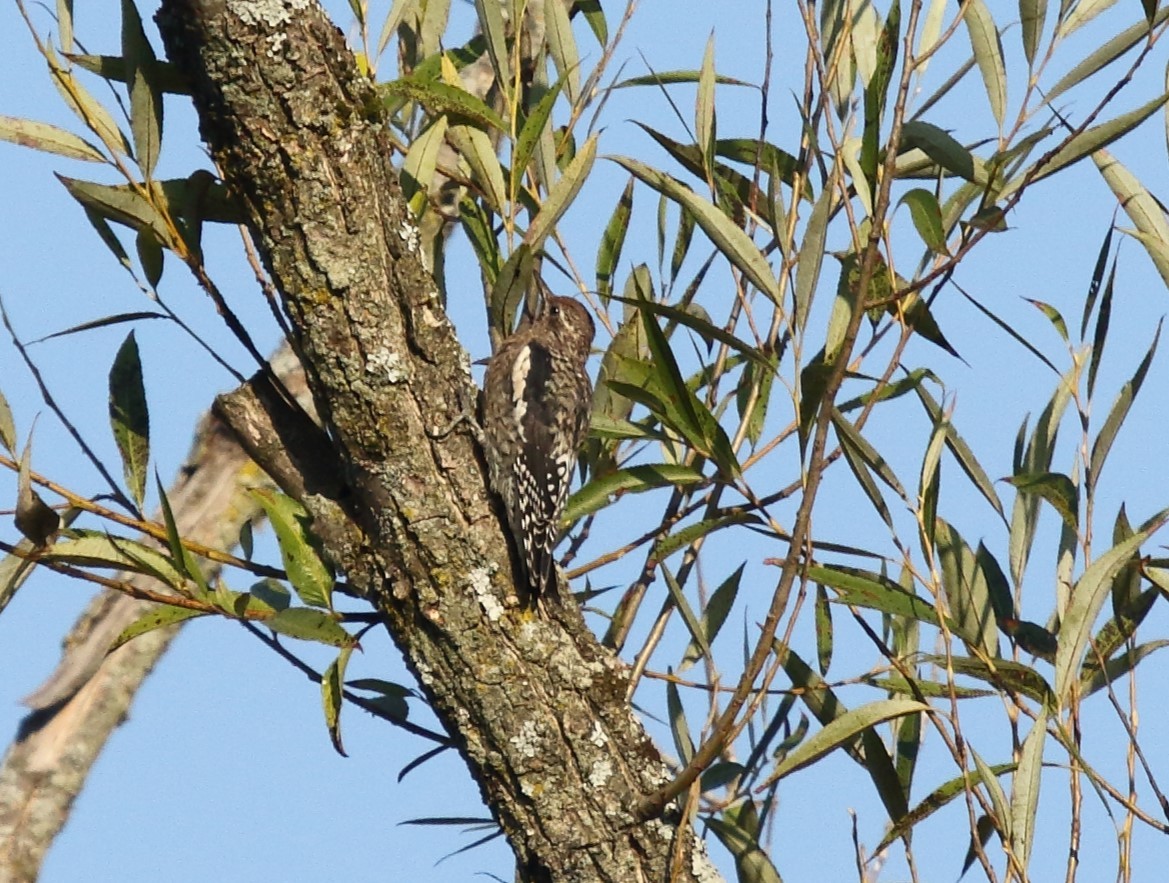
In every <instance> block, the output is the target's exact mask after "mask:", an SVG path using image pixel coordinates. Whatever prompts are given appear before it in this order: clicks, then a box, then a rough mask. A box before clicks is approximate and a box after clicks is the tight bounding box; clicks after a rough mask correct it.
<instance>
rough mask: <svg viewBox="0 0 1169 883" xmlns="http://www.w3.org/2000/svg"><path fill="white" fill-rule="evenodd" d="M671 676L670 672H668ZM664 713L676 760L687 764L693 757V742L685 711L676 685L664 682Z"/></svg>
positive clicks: (671, 682)
mask: <svg viewBox="0 0 1169 883" xmlns="http://www.w3.org/2000/svg"><path fill="white" fill-rule="evenodd" d="M669 673H670V674H673V672H672V671H669ZM666 713H667V714H668V715H669V716H670V732H671V733H672V734H673V736H674V750H676V751H677V752H678V759H679V760H680V761H681V762H682V763H683V764H687V763H689V762H690V760H691V758H693V757H694V740H693V739H691V738H690V727H689V726H688V725H687V723H686V711H685V709H683V708H682V698H681V697H680V696H679V695H678V685H677V684H675V683H674V682H673V681H666Z"/></svg>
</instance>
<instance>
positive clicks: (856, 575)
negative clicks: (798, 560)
mask: <svg viewBox="0 0 1169 883" xmlns="http://www.w3.org/2000/svg"><path fill="white" fill-rule="evenodd" d="M808 579H809V580H813V581H814V582H817V583H820V584H822V585H826V586H829V587H831V588H833V589H835V590H836V591H837V593H838V595H839V596H838V597H837V598H836V599H835V600H836V603H838V604H846V605H849V606H854V607H867V608H869V609H871V610H879V611H881V612H882V613H887V614H889V615H890V616H895V617H906V618H908V619H913V620H916V621H918V622H924V623H926V624H928V625H934V626H936V625H938V623H939V619H938V612H937V610H936V609H935V608H934V606H933V605H932V604H930V602H929V601H927V600H925V599H924V598H920V597H918V596H917V595H914V594H912V593H910V592H907V591H906V590H905V589H904V588H902V587H901V586H900V585H899V584H898V583H896V582H894V581H893V580H891V579H889V578H888V577H884V576H880V575H879V574H876V573H871V572H869V571H865V570H859V569H856V568H852V567H844V566H841V565H825V566H820V565H813V566H811V567H809V568H808ZM951 627H953V624H951Z"/></svg>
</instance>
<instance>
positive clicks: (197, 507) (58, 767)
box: [0, 417, 267, 883]
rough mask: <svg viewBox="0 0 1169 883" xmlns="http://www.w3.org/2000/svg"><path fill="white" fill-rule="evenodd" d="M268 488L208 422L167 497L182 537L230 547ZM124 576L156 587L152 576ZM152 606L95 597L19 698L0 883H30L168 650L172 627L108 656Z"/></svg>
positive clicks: (1, 795) (4, 787)
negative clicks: (51, 662)
mask: <svg viewBox="0 0 1169 883" xmlns="http://www.w3.org/2000/svg"><path fill="white" fill-rule="evenodd" d="M266 482H267V479H266V478H265V476H263V475H261V474H260V473H258V471H257V470H256V467H255V465H254V464H253V463H252V461H251V460H250V459H249V458H248V455H247V454H246V453H244V451H243V450H242V449H241V448H240V446H239V445H238V444H237V443H236V441H235V439H234V438H233V437H232V436H231V434H230V433H229V432H228V430H227V428H226V426H224V424H223V423H222V421H220V420H219V419H217V418H215V417H208V418H207V419H205V420H204V421H203V422H202V424H201V425H200V428H199V430H198V432H197V433H196V437H195V443H194V445H193V447H192V450H191V454H190V456H189V458H188V461H187V465H186V466H185V467H184V468H183V470H182V471H181V473H180V477H179V479H178V480H177V481H176V482H175V484H174V485H172V486H171V488H170V490H169V491H168V492H167V496H168V498H169V499H170V502H171V507H172V509H173V510H174V513H175V519H176V521H177V523H178V526H179V529H180V531H181V533H182V535H183V536H184V537H186V538H187V539H190V540H195V541H197V542H200V543H203V544H204V545H207V546H211V547H214V548H227V547H231V546H233V545H234V544H235V542H236V539H237V537H238V536H239V531H240V528H241V527H242V526H243V524H244V522H246V521H250V520H252V519H253V518H256V517H258V516H259V514H260V509H259V506H258V504H257V503H256V502H255V500H254V499H252V497H251V496H250V495H249V494H248V493H247V490H248V489H249V488H252V487H256V486H257V485H263V484H265V483H266ZM217 570H218V565H211V564H210V563H209V566H208V568H207V571H206V572H207V574H208V576H209V577H211V576H213V575H214V573H215V572H216V571H217ZM123 576H124V579H126V580H127V581H129V582H131V583H137V582H141V583H142V584H143V586H144V587H149V588H157V587H158V582H157V581H156V580H154V579H152V578H150V577H144V576H142V575H140V574H124V575H123ZM152 606H153V605H152V604H150V603H148V602H143V601H136V600H134V599H133V598H129V597H127V596H125V595H119V594H117V593H114V592H102V593H101V594H99V595H98V596H97V597H96V598H95V599H94V601H93V602H92V603H91V604H90V605H89V608H88V609H87V610H86V611H85V613H84V614H82V616H81V618H80V619H79V620H78V622H77V624H76V625H75V626H74V628H73V630H72V632H70V634H69V635H68V636H67V637H66V639H65V650H64V653H63V656H62V659H61V663H60V665H59V666H58V667H57V670H56V671H55V672H54V673H53V675H52V676H51V677H50V678H49V679H48V681H47V682H46V683H45V684H44V685H43V686H41V687H40V688H39V689H38V690H37V691H36V692H34V693H33V694H32V695H31V696H29V697H28V699H26V700H25V701H26V703H27V704H28V705H29V706H31V707H32V708H33V712H32V713H31V714H30V715H29V716H28V717H27V718H26V719H25V721H24V723H23V725H22V727H21V731H20V732H19V733H18V734H17V737H16V739H15V741H14V742H13V744H12V745H11V746H10V747H9V749H8V752H7V754H6V755H5V757H4V760H3V762H2V763H0V880H4V881H8V883H22V881H33V880H36V879H37V876H38V874H39V871H40V867H41V863H42V862H43V861H44V857H45V854H46V853H47V851H48V849H49V847H50V846H51V845H52V842H53V840H54V838H55V837H56V836H57V834H58V833H59V832H60V830H61V828H62V827H63V826H64V824H65V822H66V821H67V820H68V818H69V813H70V810H71V808H72V806H73V801H74V800H75V799H76V797H77V795H78V794H79V793H80V792H81V789H82V787H83V786H84V785H85V781H86V779H87V777H88V775H89V771H90V769H91V767H92V766H93V763H94V761H95V760H96V759H97V756H98V755H99V754H100V753H101V750H102V748H104V747H105V744H106V741H107V740H108V739H109V737H110V735H111V733H112V732H113V731H114V729H115V728H117V727H118V726H119V725H120V724H121V723H122V721H124V720H125V719H126V712H127V710H128V709H129V707H130V703H131V702H132V701H133V699H134V696H135V695H137V692H138V688H139V687H140V686H141V685H142V682H143V681H144V680H145V679H146V676H147V675H148V674H150V671H151V670H152V669H153V668H154V666H155V664H156V663H157V662H158V660H159V658H160V657H161V656H162V654H163V653H164V652H166V649H167V647H169V646H170V642H171V640H172V638H174V636H175V634H176V632H177V629H176V628H166V629H158V630H156V631H153V632H149V633H147V634H145V635H143V636H141V637H139V638H137V639H135V640H133V641H130V642H129V643H128V644H126V645H124V646H122V647H121V648H119V649H118V650H116V651H114V652H113V653H112V654H109V655H107V653H106V651H107V650H108V648H109V646H110V644H111V643H112V642H113V640H114V638H116V637H117V636H118V635H119V634H120V633H121V631H122V630H123V629H124V628H125V627H126V626H128V625H129V624H130V623H132V622H133V621H134V620H136V619H137V618H138V617H139V616H141V615H142V614H143V613H145V612H146V611H147V610H148V609H149V608H150V607H152Z"/></svg>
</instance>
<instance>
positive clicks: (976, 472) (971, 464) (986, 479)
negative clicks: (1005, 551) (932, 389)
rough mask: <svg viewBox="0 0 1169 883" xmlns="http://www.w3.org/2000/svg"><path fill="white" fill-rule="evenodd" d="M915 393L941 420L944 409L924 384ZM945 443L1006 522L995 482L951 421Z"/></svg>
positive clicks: (917, 384)
mask: <svg viewBox="0 0 1169 883" xmlns="http://www.w3.org/2000/svg"><path fill="white" fill-rule="evenodd" d="M913 391H914V392H916V393H917V397H918V398H919V399H920V400H921V403H922V406H923V407H924V408H925V410H926V413H928V414H929V415H930V419H931V420H933V421H934V422H935V423H937V422H938V421H939V420H941V418H942V408H941V406H940V405H939V404H938V403H937V401H936V400H935V399H934V397H933V396H931V395H930V394H929V392H928V390H926V389H925V387H924V386H923V385H922V384H920V383H916V384H914V385H913ZM945 442H946V447H947V448H948V449H949V451H950V453H951V454H953V455H954V458H955V459H956V460H957V461H958V465H959V466H960V467H961V468H962V471H963V472H964V473H966V477H967V478H969V479H970V481H971V483H972V484H973V485H974V487H975V488H977V489H978V491H979V493H981V494H982V496H983V497H985V498H986V501H987V502H988V503H990V505H991V507H992V508H993V509H994V511H995V512H997V513H998V514H999V517H1000V518H1002V519H1004V520H1005V519H1006V515H1005V513H1004V512H1003V504H1002V502H1001V501H1000V500H999V496H998V493H997V492H996V491H995V489H994V482H993V481H991V480H990V476H989V475H987V474H986V470H985V469H983V468H982V464H981V463H979V462H978V458H977V457H975V456H974V451H973V450H971V448H970V445H968V444H967V443H966V440H965V439H964V438H962V436H961V435H959V433H958V430H957V429H956V428H955V426H954V424H952V423H950V422H949V421H946V423H945Z"/></svg>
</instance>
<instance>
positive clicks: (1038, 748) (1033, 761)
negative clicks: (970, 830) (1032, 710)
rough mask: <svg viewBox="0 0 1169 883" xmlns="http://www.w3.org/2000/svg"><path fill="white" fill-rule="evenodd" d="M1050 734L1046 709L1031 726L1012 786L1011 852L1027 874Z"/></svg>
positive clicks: (1020, 754) (1024, 741)
mask: <svg viewBox="0 0 1169 883" xmlns="http://www.w3.org/2000/svg"><path fill="white" fill-rule="evenodd" d="M1046 737H1047V712H1046V709H1044V710H1042V711H1041V712H1040V713H1039V715H1038V716H1037V717H1036V718H1035V723H1033V724H1032V725H1031V732H1030V733H1028V734H1027V738H1026V739H1024V740H1023V750H1022V751H1021V752H1020V753H1019V768H1018V769H1017V770H1015V776H1014V780H1013V784H1014V787H1013V788H1012V789H1011V852H1012V854H1013V855H1014V856H1015V857H1016V858H1017V859H1018V861H1019V866H1020V867H1021V868H1022V869H1023V872H1024V873H1026V870H1027V867H1028V865H1029V864H1030V860H1031V846H1032V843H1033V842H1034V840H1035V817H1036V813H1037V812H1038V809H1039V781H1040V773H1041V772H1042V771H1043V743H1044V741H1045V739H1046Z"/></svg>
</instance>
